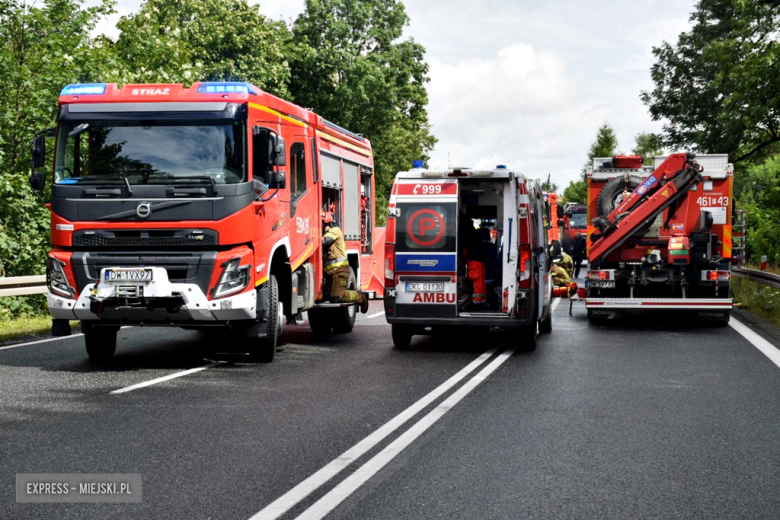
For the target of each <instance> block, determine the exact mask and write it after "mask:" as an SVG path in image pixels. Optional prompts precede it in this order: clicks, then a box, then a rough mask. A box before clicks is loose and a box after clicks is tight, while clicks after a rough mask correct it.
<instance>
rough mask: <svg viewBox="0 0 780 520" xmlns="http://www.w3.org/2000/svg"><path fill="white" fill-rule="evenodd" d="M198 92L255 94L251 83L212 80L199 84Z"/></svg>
mask: <svg viewBox="0 0 780 520" xmlns="http://www.w3.org/2000/svg"><path fill="white" fill-rule="evenodd" d="M198 94H254V91H253V90H252V86H251V85H250V84H249V83H228V82H210V83H201V84H200V85H199V86H198Z"/></svg>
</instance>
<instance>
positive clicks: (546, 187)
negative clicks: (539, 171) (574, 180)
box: [542, 181, 558, 193]
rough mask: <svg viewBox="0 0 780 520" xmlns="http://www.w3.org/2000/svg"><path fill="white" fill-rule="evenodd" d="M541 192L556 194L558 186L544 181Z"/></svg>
mask: <svg viewBox="0 0 780 520" xmlns="http://www.w3.org/2000/svg"><path fill="white" fill-rule="evenodd" d="M542 191H546V192H547V193H558V185H557V184H555V183H554V182H552V181H544V182H543V183H542Z"/></svg>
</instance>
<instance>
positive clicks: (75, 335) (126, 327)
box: [0, 325, 133, 350]
mask: <svg viewBox="0 0 780 520" xmlns="http://www.w3.org/2000/svg"><path fill="white" fill-rule="evenodd" d="M119 328H120V329H132V328H133V327H132V326H129V325H128V326H124V327H119ZM83 335H84V333H83V332H79V333H78V334H71V335H70V336H62V337H59V338H49V339H39V340H38V341H28V342H27V343H18V344H16V345H8V346H7V347H0V350H6V349H9V348H18V347H26V346H27V345H38V344H40V343H48V342H49V341H62V340H63V339H71V338H78V337H79V336H83Z"/></svg>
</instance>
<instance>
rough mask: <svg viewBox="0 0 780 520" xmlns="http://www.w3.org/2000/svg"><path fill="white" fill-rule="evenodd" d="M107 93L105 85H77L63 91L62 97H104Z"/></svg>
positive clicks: (69, 86) (67, 87)
mask: <svg viewBox="0 0 780 520" xmlns="http://www.w3.org/2000/svg"><path fill="white" fill-rule="evenodd" d="M105 93H106V84H105V83H76V84H75V85H68V86H66V87H65V88H64V89H62V91H61V92H60V96H84V95H103V94H105Z"/></svg>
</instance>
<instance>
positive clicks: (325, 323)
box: [306, 309, 331, 334]
mask: <svg viewBox="0 0 780 520" xmlns="http://www.w3.org/2000/svg"><path fill="white" fill-rule="evenodd" d="M306 312H307V313H308V315H309V327H311V331H312V332H313V333H315V334H327V333H328V332H330V327H331V324H330V320H329V319H328V313H327V312H324V309H309V310H308V311H306Z"/></svg>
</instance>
